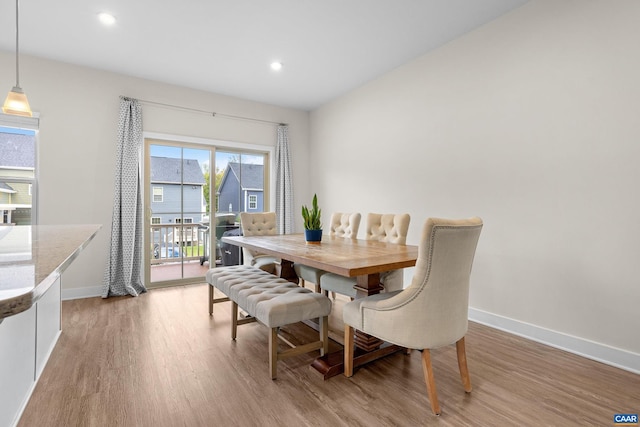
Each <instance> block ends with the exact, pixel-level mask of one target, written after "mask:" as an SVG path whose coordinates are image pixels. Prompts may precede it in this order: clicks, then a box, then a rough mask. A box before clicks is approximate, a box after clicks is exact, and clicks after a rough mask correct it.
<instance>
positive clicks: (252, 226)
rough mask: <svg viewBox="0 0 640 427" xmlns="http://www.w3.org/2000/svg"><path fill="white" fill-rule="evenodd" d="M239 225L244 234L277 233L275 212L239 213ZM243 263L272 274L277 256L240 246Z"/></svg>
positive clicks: (264, 234)
mask: <svg viewBox="0 0 640 427" xmlns="http://www.w3.org/2000/svg"><path fill="white" fill-rule="evenodd" d="M240 226H241V227H242V234H243V235H244V236H269V235H275V234H277V228H276V213H275V212H256V213H248V212H241V213H240ZM242 257H243V259H244V262H243V264H245V265H252V266H254V267H258V268H259V269H261V270H264V271H266V272H269V273H272V274H274V273H275V271H276V263H278V262H280V260H279V259H278V258H275V257H273V256H271V255H267V254H262V253H259V252H255V251H252V250H250V249H247V248H242Z"/></svg>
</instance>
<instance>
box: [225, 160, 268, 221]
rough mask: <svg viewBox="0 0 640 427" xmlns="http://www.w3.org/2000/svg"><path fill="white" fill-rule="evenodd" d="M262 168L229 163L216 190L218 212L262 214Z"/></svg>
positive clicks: (260, 166) (261, 166)
mask: <svg viewBox="0 0 640 427" xmlns="http://www.w3.org/2000/svg"><path fill="white" fill-rule="evenodd" d="M263 210H264V166H263V165H254V164H247V163H242V166H241V164H240V163H237V162H229V164H228V165H227V168H226V169H225V171H224V174H223V175H222V180H221V181H220V187H219V189H218V212H233V213H238V212H263Z"/></svg>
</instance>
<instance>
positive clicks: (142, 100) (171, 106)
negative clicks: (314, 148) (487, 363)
mask: <svg viewBox="0 0 640 427" xmlns="http://www.w3.org/2000/svg"><path fill="white" fill-rule="evenodd" d="M131 99H137V98H131ZM138 101H139V102H141V103H143V104H149V105H158V106H160V107H166V108H173V109H176V110H183V111H191V112H193V113H202V114H207V115H210V116H211V117H224V118H227V119H237V120H249V121H252V122H260V123H268V124H272V125H278V126H287V123H281V122H273V121H271V120H262V119H254V118H253V117H244V116H234V115H232V114H224V113H216V112H215V111H206V110H199V109H197V108H191V107H182V106H180V105H173V104H165V103H162V102H156V101H147V100H145V99H138Z"/></svg>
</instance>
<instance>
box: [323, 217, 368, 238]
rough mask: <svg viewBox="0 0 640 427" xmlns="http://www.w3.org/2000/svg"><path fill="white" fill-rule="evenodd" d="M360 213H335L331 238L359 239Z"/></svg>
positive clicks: (330, 229) (330, 231) (330, 233)
mask: <svg viewBox="0 0 640 427" xmlns="http://www.w3.org/2000/svg"><path fill="white" fill-rule="evenodd" d="M360 217H361V215H360V214H359V213H341V212H334V213H333V215H331V226H330V228H329V236H335V237H343V238H345V239H355V238H357V237H358V229H359V228H360Z"/></svg>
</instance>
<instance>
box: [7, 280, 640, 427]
mask: <svg viewBox="0 0 640 427" xmlns="http://www.w3.org/2000/svg"><path fill="white" fill-rule="evenodd" d="M207 294H208V289H207V285H192V286H180V287H174V288H163V289H155V290H152V291H150V292H148V293H146V294H143V295H142V296H140V297H138V298H131V297H120V298H109V299H107V300H103V299H101V298H90V299H84V300H74V301H65V302H63V304H62V307H63V308H62V325H63V326H62V327H63V331H62V335H61V337H60V340H59V342H58V344H57V346H56V348H55V349H54V351H53V354H52V355H51V359H50V360H49V363H48V364H47V366H46V368H45V370H44V372H43V374H42V376H41V378H40V381H39V383H38V385H37V386H36V389H35V390H34V393H33V395H32V397H31V400H30V402H29V403H28V405H27V407H26V409H25V412H24V414H23V416H22V419H21V421H20V423H19V426H21V427H30V426H52V427H55V426H83V427H84V426H100V427H103V426H136V427H137V426H154V427H156V426H161V427H162V426H167V427H173V426H213V425H225V426H226V425H229V426H254V425H255V426H328V425H331V426H373V425H375V426H378V425H382V426H387V425H388V426H415V425H438V426H496V425H518V426H540V425H548V426H560V425H562V426H573V425H575V426H589V425H593V426H603V425H611V424H612V416H613V414H614V413H618V412H632V413H636V412H638V411H640V376H639V375H635V374H633V373H629V372H626V371H623V370H620V369H616V368H613V367H611V366H607V365H604V364H601V363H598V362H595V361H592V360H588V359H585V358H582V357H579V356H576V355H573V354H569V353H566V352H564V351H561V350H557V349H554V348H551V347H547V346H544V345H542V344H538V343H535V342H532V341H528V340H526V339H523V338H519V337H516V336H514V335H510V334H507V333H505V332H501V331H497V330H494V329H491V328H488V327H485V326H482V325H478V324H474V323H471V324H470V325H469V333H468V334H467V336H466V338H465V341H466V343H465V344H466V354H467V362H468V366H469V374H470V377H471V383H472V385H473V391H472V392H471V393H470V394H467V393H465V392H464V387H463V385H462V384H461V381H460V374H459V370H458V364H457V356H456V348H455V346H454V345H452V346H447V347H444V348H440V349H435V350H432V351H431V359H432V364H433V369H434V375H435V381H436V385H437V388H438V398H439V401H440V406H441V409H442V415H441V416H439V417H436V416H434V415H432V413H431V409H430V406H429V400H428V399H427V391H426V386H425V383H424V377H423V374H422V366H421V356H422V354H421V353H420V352H419V351H413V352H411V354H409V355H406V354H402V353H397V354H393V355H391V356H389V357H386V358H384V359H382V360H379V361H376V362H374V363H371V364H369V365H366V366H363V367H360V368H356V370H355V374H354V376H353V377H351V378H346V377H344V376H343V375H339V376H337V377H334V378H331V379H329V380H327V381H324V380H323V379H322V377H321V375H320V374H319V373H318V372H316V371H315V370H313V369H311V368H310V364H311V361H312V360H313V358H315V357H316V356H317V355H318V354H319V352H315V353H312V354H304V355H300V356H296V357H292V358H289V359H286V360H282V361H280V362H278V379H277V380H275V381H272V380H271V378H270V376H269V365H268V363H269V362H268V329H267V328H266V327H264V326H262V325H260V324H257V323H251V324H246V325H242V326H240V327H239V328H238V338H237V340H236V341H232V340H231V339H230V328H231V321H230V303H223V304H216V305H215V307H214V315H213V316H209V314H208V305H207ZM343 303H344V301H341V300H340V299H339V298H338V299H337V300H336V303H335V310H334V313H333V314H332V318H331V319H330V325H331V329H333V330H337V331H340V332H341V331H342V324H341V321H340V313H341V306H342V304H343ZM282 332H283V333H284V334H285V335H286V336H287V339H289V340H291V341H292V342H294V343H296V344H298V343H304V342H308V341H312V340H316V339H317V332H316V331H314V330H312V329H311V328H309V327H308V326H306V325H303V324H296V325H291V326H288V327H286V328H283V331H282ZM338 348H340V346H339V344H337V343H335V342H332V343H331V345H330V351H334V350H336V349H338Z"/></svg>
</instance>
